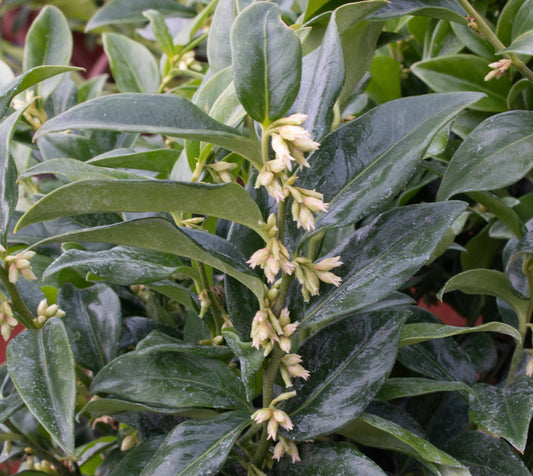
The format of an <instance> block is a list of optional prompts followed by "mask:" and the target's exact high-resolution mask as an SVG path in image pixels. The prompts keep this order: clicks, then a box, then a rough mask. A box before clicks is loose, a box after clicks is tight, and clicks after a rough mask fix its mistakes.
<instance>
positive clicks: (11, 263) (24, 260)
mask: <svg viewBox="0 0 533 476" xmlns="http://www.w3.org/2000/svg"><path fill="white" fill-rule="evenodd" d="M4 251H5V250H4ZM34 256H35V251H23V252H22V253H17V254H16V255H8V256H6V257H5V258H4V263H5V265H6V267H7V269H8V274H9V282H10V283H16V282H17V281H18V279H19V276H20V275H22V277H23V278H25V279H26V280H28V281H32V280H34V279H37V277H36V276H35V274H33V271H32V270H31V264H30V261H29V260H30V259H31V258H33V257H34Z"/></svg>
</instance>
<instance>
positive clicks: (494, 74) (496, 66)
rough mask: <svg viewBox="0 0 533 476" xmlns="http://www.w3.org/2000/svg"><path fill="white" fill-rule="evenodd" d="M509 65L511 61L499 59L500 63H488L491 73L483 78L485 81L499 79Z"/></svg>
mask: <svg viewBox="0 0 533 476" xmlns="http://www.w3.org/2000/svg"><path fill="white" fill-rule="evenodd" d="M511 64H512V61H511V60H510V59H501V60H500V61H496V62H494V63H490V64H489V68H492V71H490V72H489V73H488V74H487V75H486V76H485V81H490V80H491V79H493V78H496V79H500V78H501V77H502V76H503V73H505V72H506V71H507V70H508V69H509V67H510V66H511Z"/></svg>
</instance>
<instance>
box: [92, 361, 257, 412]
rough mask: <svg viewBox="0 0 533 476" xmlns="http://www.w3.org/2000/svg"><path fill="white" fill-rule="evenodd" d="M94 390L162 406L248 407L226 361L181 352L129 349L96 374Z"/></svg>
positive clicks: (93, 384)
mask: <svg viewBox="0 0 533 476" xmlns="http://www.w3.org/2000/svg"><path fill="white" fill-rule="evenodd" d="M91 392H92V393H105V394H112V395H113V396H114V397H118V398H123V399H127V400H130V401H133V402H138V403H145V404H148V405H159V406H163V407H172V408H175V409H178V408H187V407H195V406H199V407H211V408H227V409H235V410H237V409H242V408H248V406H249V405H248V403H247V402H246V397H245V394H244V388H243V386H242V384H241V382H240V380H239V379H238V378H237V376H236V375H235V373H234V372H233V371H232V370H231V369H230V368H229V367H228V366H227V365H226V364H224V363H223V362H221V361H220V360H215V359H207V358H205V357H200V356H198V355H188V354H184V353H180V352H158V353H139V352H129V353H127V354H124V355H121V356H120V357H118V358H116V359H115V360H113V361H112V362H110V363H109V364H107V365H106V366H105V367H104V368H103V369H102V370H100V372H98V374H96V376H95V378H94V379H93V382H92V385H91Z"/></svg>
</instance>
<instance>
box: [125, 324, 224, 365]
mask: <svg viewBox="0 0 533 476" xmlns="http://www.w3.org/2000/svg"><path fill="white" fill-rule="evenodd" d="M136 350H137V353H138V354H139V355H143V354H152V353H154V352H183V353H185V354H191V355H199V356H201V357H207V358H214V359H216V358H225V357H231V355H232V352H231V350H230V349H228V348H227V347H223V346H213V345H197V344H190V343H189V342H184V341H182V340H179V339H176V338H174V337H171V336H169V335H167V334H164V333H163V332H161V331H158V330H155V331H152V332H150V334H149V335H148V336H147V337H145V338H144V339H143V340H141V341H140V342H139V343H138V344H137V347H136Z"/></svg>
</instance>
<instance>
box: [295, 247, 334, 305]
mask: <svg viewBox="0 0 533 476" xmlns="http://www.w3.org/2000/svg"><path fill="white" fill-rule="evenodd" d="M294 264H295V265H296V267H295V271H294V273H295V275H296V279H298V281H299V282H300V284H301V285H302V295H303V297H304V301H305V302H308V301H309V299H311V296H316V295H318V293H319V288H320V281H323V282H324V283H329V284H333V285H334V286H339V285H340V283H341V280H342V279H341V278H340V277H339V276H336V275H335V274H333V273H331V270H332V269H333V268H336V267H337V266H340V265H341V264H342V261H340V256H334V257H332V258H324V259H322V260H320V261H317V262H316V263H313V262H312V261H311V260H310V259H308V258H304V257H298V258H296V259H295V260H294Z"/></svg>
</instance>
